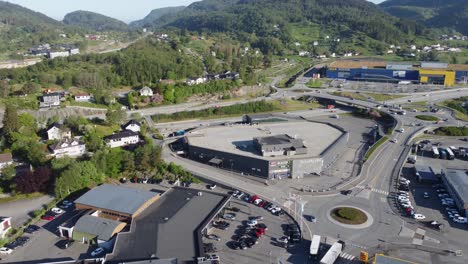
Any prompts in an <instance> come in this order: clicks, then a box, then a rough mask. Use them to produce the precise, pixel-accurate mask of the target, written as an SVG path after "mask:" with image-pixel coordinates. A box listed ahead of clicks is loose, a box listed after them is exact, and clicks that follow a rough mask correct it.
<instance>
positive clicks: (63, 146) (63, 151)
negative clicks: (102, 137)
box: [49, 138, 86, 158]
mask: <svg viewBox="0 0 468 264" xmlns="http://www.w3.org/2000/svg"><path fill="white" fill-rule="evenodd" d="M49 149H50V151H51V152H52V155H54V156H55V157H59V158H60V157H64V156H69V157H78V156H81V155H84V154H85V153H86V145H85V143H84V142H83V141H80V140H79V139H76V138H74V139H69V138H65V139H62V140H59V141H58V142H57V143H54V144H52V145H50V146H49Z"/></svg>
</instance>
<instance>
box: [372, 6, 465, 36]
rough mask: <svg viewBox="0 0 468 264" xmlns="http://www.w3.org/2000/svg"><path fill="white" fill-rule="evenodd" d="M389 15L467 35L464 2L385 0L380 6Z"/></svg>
mask: <svg viewBox="0 0 468 264" xmlns="http://www.w3.org/2000/svg"><path fill="white" fill-rule="evenodd" d="M380 7H382V8H383V10H385V11H386V12H388V13H389V14H392V15H394V16H397V17H401V18H406V19H411V20H416V21H421V22H423V23H425V24H426V25H427V26H430V27H439V28H449V29H453V30H456V31H458V32H461V33H463V34H468V1H466V0H431V1H427V0H387V1H385V2H383V3H381V4H380Z"/></svg>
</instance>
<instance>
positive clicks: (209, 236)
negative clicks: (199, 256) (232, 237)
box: [206, 234, 221, 241]
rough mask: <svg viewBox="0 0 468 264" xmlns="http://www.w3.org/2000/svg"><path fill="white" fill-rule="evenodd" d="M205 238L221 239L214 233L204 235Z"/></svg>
mask: <svg viewBox="0 0 468 264" xmlns="http://www.w3.org/2000/svg"><path fill="white" fill-rule="evenodd" d="M206 238H208V239H211V240H216V241H221V238H220V237H219V236H218V235H215V234H210V235H206Z"/></svg>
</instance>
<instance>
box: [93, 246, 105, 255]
mask: <svg viewBox="0 0 468 264" xmlns="http://www.w3.org/2000/svg"><path fill="white" fill-rule="evenodd" d="M103 252H104V249H103V248H102V247H98V248H96V249H95V250H94V251H93V252H91V256H93V257H96V256H98V255H101V254H102V253H103Z"/></svg>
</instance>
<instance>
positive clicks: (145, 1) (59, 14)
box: [6, 0, 383, 23]
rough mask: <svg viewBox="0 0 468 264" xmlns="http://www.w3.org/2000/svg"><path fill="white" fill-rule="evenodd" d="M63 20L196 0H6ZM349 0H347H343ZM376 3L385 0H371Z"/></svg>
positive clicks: (132, 14)
mask: <svg viewBox="0 0 468 264" xmlns="http://www.w3.org/2000/svg"><path fill="white" fill-rule="evenodd" d="M6 1H7V2H10V3H14V4H19V5H21V6H24V7H27V8H29V9H32V10H34V11H38V12H41V13H43V14H46V15H48V16H50V17H52V18H54V19H57V20H62V19H63V16H65V15H66V14H67V13H70V12H73V11H76V10H86V11H93V12H96V13H100V14H103V15H106V16H110V17H113V18H117V19H120V20H122V21H124V22H127V23H128V22H131V21H135V20H139V19H142V18H143V17H145V16H146V15H147V14H149V12H150V11H151V10H153V9H155V8H161V7H167V6H180V5H183V6H187V5H189V4H190V3H193V2H196V1H195V0H6ZM343 1H347V0H343ZM370 1H371V2H374V3H379V2H382V1H383V0H370Z"/></svg>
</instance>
